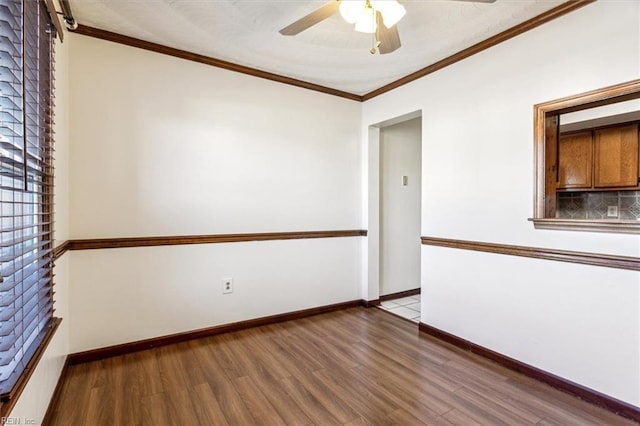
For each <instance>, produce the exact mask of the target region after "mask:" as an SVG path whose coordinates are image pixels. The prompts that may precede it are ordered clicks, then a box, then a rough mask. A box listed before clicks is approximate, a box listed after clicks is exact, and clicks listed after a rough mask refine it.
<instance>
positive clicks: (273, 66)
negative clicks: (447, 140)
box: [71, 0, 565, 95]
mask: <svg viewBox="0 0 640 426" xmlns="http://www.w3.org/2000/svg"><path fill="white" fill-rule="evenodd" d="M400 2H401V3H402V4H403V5H404V6H405V7H406V9H407V15H406V16H405V17H404V18H403V19H402V21H400V23H398V30H399V32H400V38H401V40H402V47H401V48H400V49H398V50H396V51H395V52H393V53H390V54H387V55H379V54H375V55H372V54H370V53H369V49H370V48H371V38H372V37H371V35H370V34H362V33H357V32H356V31H354V30H353V27H352V26H351V25H349V24H348V23H346V22H345V21H343V20H342V18H341V17H340V15H339V14H337V15H335V16H333V17H331V18H329V19H327V20H325V21H323V22H321V23H319V24H317V25H315V26H313V27H311V28H310V29H308V30H306V31H304V32H302V33H300V34H299V35H297V36H293V37H286V36H282V35H280V33H279V32H278V30H280V29H281V28H283V27H285V26H287V25H288V24H290V23H292V22H293V21H295V20H297V19H299V18H301V17H302V16H304V15H306V14H307V13H309V12H311V11H313V10H315V9H316V8H318V7H320V6H321V5H322V4H324V3H325V1H323V0H319V1H317V0H277V1H267V0H71V7H72V9H73V14H74V17H75V18H76V21H78V23H80V24H82V25H87V26H91V27H95V28H99V29H103V30H108V31H112V32H116V33H119V34H123V35H127V36H130V37H135V38H139V39H142V40H146V41H150V42H154V43H159V44H162V45H165V46H170V47H174V48H177V49H181V50H187V51H190V52H194V53H198V54H201V55H206V56H210V57H213V58H217V59H222V60H225V61H229V62H233V63H236V64H240V65H244V66H248V67H252V68H257V69H260V70H264V71H269V72H273V73H276V74H280V75H284V76H288V77H293V78H296V79H299V80H303V81H308V82H311V83H315V84H319V85H322V86H326V87H331V88H334V89H338V90H342V91H346V92H350V93H354V94H358V95H362V94H365V93H368V92H370V91H372V90H374V89H377V88H379V87H381V86H384V85H385V84H388V83H391V82H393V81H395V80H397V79H399V78H401V77H404V76H406V75H408V74H410V73H412V72H414V71H417V70H419V69H422V68H424V67H426V66H428V65H431V64H433V63H434V62H437V61H438V60H440V59H443V58H446V57H448V56H450V55H452V54H454V53H456V52H459V51H460V50H463V49H464V48H466V47H469V46H471V45H473V44H475V43H478V42H480V41H482V40H485V39H487V38H489V37H491V36H492V35H495V34H497V33H500V32H502V31H504V30H506V29H508V28H511V27H513V26H515V25H517V24H519V23H521V22H523V21H526V20H527V19H530V18H533V17H534V16H537V15H539V14H541V13H543V12H545V11H547V10H549V9H552V8H553V7H555V6H557V5H559V4H562V3H564V2H565V0H497V1H496V2H495V3H490V4H485V3H467V2H461V1H455V0H421V1H419V0H400Z"/></svg>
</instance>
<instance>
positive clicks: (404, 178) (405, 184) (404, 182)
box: [402, 176, 409, 186]
mask: <svg viewBox="0 0 640 426" xmlns="http://www.w3.org/2000/svg"><path fill="white" fill-rule="evenodd" d="M408 183H409V176H402V186H407V184H408Z"/></svg>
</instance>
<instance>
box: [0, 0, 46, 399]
mask: <svg viewBox="0 0 640 426" xmlns="http://www.w3.org/2000/svg"><path fill="white" fill-rule="evenodd" d="M54 35H55V34H54V30H53V28H52V26H51V22H50V18H49V14H48V11H47V9H46V6H45V5H44V3H43V2H42V1H40V0H0V399H1V400H2V401H6V400H8V399H10V397H11V392H12V389H13V388H14V386H15V384H16V383H17V382H18V380H19V379H20V377H21V375H22V374H23V372H24V369H25V365H26V364H27V363H28V362H29V360H30V359H31V357H32V356H33V354H34V353H35V352H36V350H37V349H38V346H39V345H40V344H41V343H42V341H43V339H44V336H45V335H46V333H47V331H48V328H49V327H50V326H51V323H52V316H53V247H52V242H53V235H52V234H53V226H52V225H53V224H52V218H53V205H52V204H53V164H52V162H53V132H52V125H53V77H52V76H53V37H54Z"/></svg>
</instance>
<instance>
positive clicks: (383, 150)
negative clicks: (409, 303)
mask: <svg viewBox="0 0 640 426" xmlns="http://www.w3.org/2000/svg"><path fill="white" fill-rule="evenodd" d="M421 130H422V119H421V118H414V119H412V120H409V121H405V122H402V123H399V124H395V125H393V126H388V127H383V128H381V129H380V295H381V296H382V295H387V294H393V293H398V292H401V291H406V290H412V289H416V288H420V251H421V250H420V249H421V247H420V196H421V179H420V169H421V167H420V163H421V161H420V160H421V155H420V154H421V150H420V147H421V144H422V137H421ZM402 176H407V178H408V180H407V185H406V186H405V185H403V183H402Z"/></svg>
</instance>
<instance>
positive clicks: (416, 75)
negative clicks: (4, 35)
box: [71, 0, 596, 102]
mask: <svg viewBox="0 0 640 426" xmlns="http://www.w3.org/2000/svg"><path fill="white" fill-rule="evenodd" d="M595 1H596V0H569V1H567V2H566V3H563V4H561V5H559V6H557V7H555V8H553V9H551V10H548V11H546V12H544V13H541V14H540V15H538V16H535V17H533V18H531V19H529V20H527V21H525V22H523V23H521V24H518V25H516V26H514V27H511V28H509V29H508V30H505V31H503V32H501V33H499V34H496V35H494V36H492V37H489V38H488V39H486V40H484V41H481V42H479V43H477V44H474V45H473V46H471V47H468V48H466V49H464V50H461V51H460V52H458V53H455V54H453V55H451V56H449V57H447V58H444V59H442V60H440V61H438V62H436V63H434V64H431V65H429V66H427V67H424V68H422V69H420V70H418V71H415V72H413V73H411V74H409V75H407V76H405V77H402V78H400V79H398V80H396V81H393V82H391V83H389V84H386V85H384V86H382V87H380V88H378V89H376V90H373V91H371V92H369V93H366V94H364V95H357V94H355V93H349V92H345V91H342V90H337V89H333V88H330V87H326V86H321V85H318V84H314V83H310V82H307V81H303V80H298V79H295V78H291V77H286V76H283V75H280V74H275V73H271V72H267V71H262V70H259V69H257V68H251V67H247V66H244V65H239V64H235V63H233V62H228V61H223V60H221V59H217V58H213V57H210V56H205V55H199V54H196V53H192V52H189V51H186V50H180V49H174V48H173V47H169V46H164V45H162V44H158V43H152V42H149V41H145V40H141V39H137V38H134V37H129V36H126V35H122V34H118V33H114V32H111V31H106V30H101V29H98V28H93V27H90V26H86V25H78V28H76V29H75V30H71V32H73V33H76V34H81V35H85V36H89V37H94V38H98V39H101V40H107V41H111V42H114V43H119V44H124V45H126V46H132V47H137V48H140V49H145V50H149V51H151V52H156V53H161V54H163V55H169V56H174V57H176V58H181V59H186V60H188V61H193V62H197V63H201V64H205V65H210V66H213V67H218V68H223V69H226V70H229V71H234V72H239V73H243V74H247V75H251V76H253V77H258V78H264V79H266V80H271V81H275V82H278V83H282V84H288V85H290V86H296V87H300V88H303V89H308V90H313V91H316V92H321V93H325V94H327V95H333V96H338V97H340V98H344V99H350V100H353V101H357V102H364V101H368V100H369V99H373V98H375V97H376V96H380V95H382V94H383V93H386V92H389V91H391V90H393V89H396V88H398V87H401V86H404V85H405V84H408V83H411V82H412V81H415V80H418V79H420V78H422V77H424V76H426V75H429V74H431V73H434V72H436V71H438V70H441V69H443V68H446V67H448V66H449V65H452V64H455V63H456V62H460V61H461V60H463V59H466V58H468V57H470V56H473V55H475V54H477V53H480V52H482V51H484V50H487V49H489V48H490V47H493V46H495V45H497V44H500V43H502V42H504V41H507V40H509V39H511V38H513V37H516V36H518V35H520V34H522V33H525V32H527V31H529V30H532V29H534V28H536V27H539V26H540V25H542V24H545V23H547V22H549V21H552V20H554V19H556V18H559V17H561V16H563V15H566V14H567V13H570V12H573V11H574V10H576V9H579V8H581V7H583V6H586V5H588V4H590V3H593V2H595Z"/></svg>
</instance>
